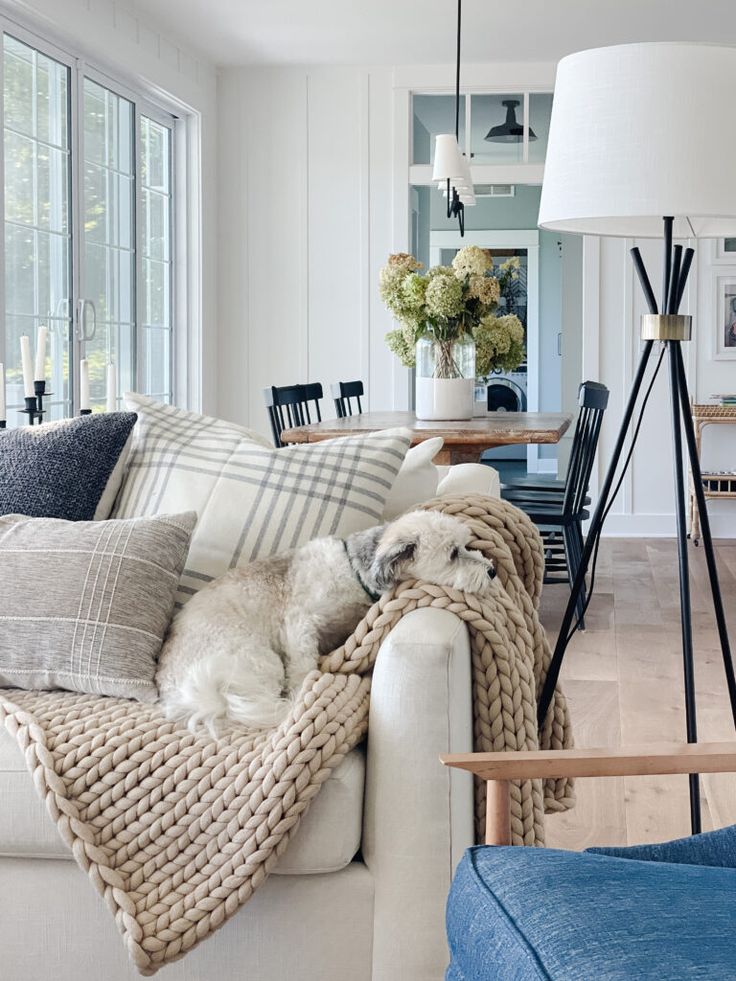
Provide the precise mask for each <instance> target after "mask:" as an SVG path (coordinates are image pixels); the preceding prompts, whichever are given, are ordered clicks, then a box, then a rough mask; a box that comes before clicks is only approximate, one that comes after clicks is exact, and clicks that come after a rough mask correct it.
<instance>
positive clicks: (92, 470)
mask: <svg viewBox="0 0 736 981" xmlns="http://www.w3.org/2000/svg"><path fill="white" fill-rule="evenodd" d="M137 418H138V417H137V416H136V414H135V413H134V412H105V413H102V412H101V413H99V414H95V415H88V416H80V417H79V418H78V419H68V420H64V421H63V422H52V423H47V424H45V425H42V426H23V427H21V428H19V429H3V430H0V514H25V515H28V516H29V517H32V518H65V519H66V520H67V521H92V520H93V519H94V518H95V511H96V510H97V505H98V503H99V501H100V498H101V497H102V494H103V492H104V490H105V488H106V486H107V482H108V481H109V479H110V477H111V475H112V473H113V470H114V469H115V464H116V463H117V462H118V458H119V457H120V454H121V453H122V450H123V447H124V446H125V444H126V442H127V440H128V437H129V436H130V434H131V432H132V430H133V426H134V425H135V422H136V419H137ZM116 476H118V475H116ZM120 476H122V475H120ZM111 505H112V502H111ZM99 517H107V515H99Z"/></svg>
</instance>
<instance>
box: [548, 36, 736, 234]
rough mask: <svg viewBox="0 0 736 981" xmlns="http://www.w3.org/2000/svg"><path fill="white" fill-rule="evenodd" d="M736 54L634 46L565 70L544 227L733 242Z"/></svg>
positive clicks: (585, 54)
mask: <svg viewBox="0 0 736 981" xmlns="http://www.w3.org/2000/svg"><path fill="white" fill-rule="evenodd" d="M734 92H736V48H731V47H722V46H719V45H712V44H692V43H646V44H625V45H616V46H613V47H609V48H595V49H593V50H590V51H581V52H578V53H577V54H573V55H569V56H568V57H567V58H563V59H562V61H561V62H560V63H559V65H558V68H557V80H556V83H555V93H554V102H553V106H552V119H551V122H550V131H549V141H548V148H547V157H546V162H545V168H544V183H543V186H542V197H541V202H540V208H539V225H540V227H542V228H548V229H554V230H556V231H560V232H573V233H579V234H586V235H614V236H626V237H632V238H633V237H644V238H646V237H660V236H661V235H662V232H663V223H662V218H663V217H664V216H666V215H672V216H674V219H675V222H674V236H675V238H691V237H703V238H720V237H722V236H733V235H736V124H734V121H733V100H734Z"/></svg>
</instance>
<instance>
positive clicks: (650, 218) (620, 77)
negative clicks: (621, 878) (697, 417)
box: [539, 43, 736, 833]
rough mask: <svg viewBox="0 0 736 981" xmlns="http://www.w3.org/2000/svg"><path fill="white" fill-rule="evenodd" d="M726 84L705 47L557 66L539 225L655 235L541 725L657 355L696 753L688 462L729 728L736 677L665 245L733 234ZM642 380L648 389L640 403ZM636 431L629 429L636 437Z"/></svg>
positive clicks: (680, 289)
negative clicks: (616, 416)
mask: <svg viewBox="0 0 736 981" xmlns="http://www.w3.org/2000/svg"><path fill="white" fill-rule="evenodd" d="M735 83H736V48H728V47H720V46H716V45H709V44H685V43H661V44H660V43H656V44H654V43H646V44H627V45H618V46H614V47H610V48H598V49H594V50H591V51H582V52H579V53H578V54H574V55H570V56H569V57H567V58H564V59H563V60H562V61H561V62H560V64H559V66H558V69H557V80H556V83H555V94H554V103H553V108H552V119H551V124H550V133H549V142H548V150H547V158H546V163H545V173H544V183H543V187H542V199H541V204H540V210H539V224H540V227H542V228H547V229H554V230H556V231H560V232H571V233H577V234H583V235H605V236H618V237H626V238H629V239H632V240H635V239H637V238H654V237H657V238H658V237H660V236H662V237H663V238H664V262H663V272H662V287H661V291H660V292H659V299H657V293H656V292H655V289H654V287H653V286H652V283H651V280H650V277H649V275H648V273H647V270H646V268H645V266H644V262H643V260H642V257H641V254H640V252H639V249H638V248H637V247H636V246H635V245H634V247H633V248H632V249H631V256H632V260H633V263H634V268H635V270H636V273H637V276H638V279H639V282H640V284H641V287H642V290H643V292H644V296H645V299H646V304H647V307H648V309H649V313H648V314H645V315H644V316H642V321H641V338H642V342H643V343H642V347H641V355H640V359H639V364H638V367H637V369H636V372H635V374H634V378H633V382H632V386H631V391H630V393H629V397H628V401H627V403H626V407H625V409H624V413H623V418H622V419H621V425H620V429H619V432H618V436H617V438H616V441H615V445H614V449H613V454H612V457H611V460H610V462H609V464H608V469H607V472H606V475H605V478H604V479H603V482H602V485H601V489H600V496H599V499H598V502H597V504H596V509H595V512H594V514H593V517H592V519H591V523H590V528H589V530H588V536H587V539H586V543H585V548H584V552H583V559H582V562H581V563H580V568H579V570H578V573H577V575H576V577H575V581H574V583H573V586H572V590H571V595H570V599H569V602H568V604H567V609H566V610H565V615H564V617H563V620H562V626H561V628H560V634H559V638H558V640H557V645H556V647H555V650H554V653H553V656H552V661H551V663H550V667H549V671H548V674H547V678H546V681H545V685H544V687H543V690H542V692H541V695H540V698H539V723H540V725H541V724H542V723H543V722H544V719H545V717H546V714H547V709H548V708H549V704H550V699H551V697H552V692H553V690H554V687H555V685H556V683H557V680H558V677H559V673H560V668H561V666H562V660H563V657H564V654H565V650H566V648H567V645H568V643H569V641H570V639H571V637H572V635H573V634H574V631H575V621H576V604H577V599H578V597H579V595H580V592H581V589H582V587H583V585H584V582H585V576H586V573H587V571H588V569H589V567H590V565H591V560H592V559H593V558H594V556H595V554H596V553H597V548H598V543H599V540H600V537H601V531H602V528H603V523H604V521H605V518H606V515H607V513H608V511H609V510H610V506H611V503H612V499H613V496H615V493H616V490H617V488H618V486H619V485H620V481H621V477H622V475H623V473H624V472H625V470H626V467H627V466H628V463H629V461H630V459H631V453H632V450H633V447H632V446H631V444H630V440H629V437H630V434H629V430H630V428H631V423H632V420H633V419H634V418H638V419H639V421H640V419H641V416H642V414H643V411H644V408H645V405H646V401H647V399H648V397H649V394H650V393H651V384H652V382H653V378H651V372H650V373H649V375H648V372H647V368H648V365H649V363H650V361H651V359H652V354H653V353H654V351H655V349H657V350H658V353H659V358H658V360H657V362H656V364H655V367H654V373H655V374H656V372H657V371H658V370H659V365H660V364H661V363H662V359H663V357H664V356H665V355H666V357H667V361H668V369H669V382H670V385H669V388H670V414H671V427H672V433H671V438H672V446H673V460H674V476H673V484H674V493H675V519H676V531H677V549H678V559H679V580H680V619H681V627H682V658H683V671H684V681H685V717H686V727H687V740H688V742H691V743H694V742H697V738H698V734H697V714H696V688H695V665H694V659H693V635H692V616H691V603H690V572H689V567H688V549H687V528H686V519H685V490H686V467H687V462H689V465H690V468H691V472H692V478H693V484H694V488H695V496H696V501H697V505H698V511H699V513H700V520H701V523H702V532H703V534H702V539H703V547H704V550H705V558H706V563H707V567H708V577H709V582H710V590H711V593H712V597H713V608H714V612H715V619H716V624H717V627H718V637H719V641H720V648H721V654H722V658H723V667H724V675H725V683H726V685H727V688H728V694H729V698H730V703H731V712H732V714H733V720H734V725H735V726H736V676H735V675H734V667H733V661H732V657H731V649H730V645H729V638H728V629H727V626H726V619H725V614H724V609H723V598H722V595H721V589H720V585H719V581H718V569H717V566H716V558H715V553H714V550H713V540H712V537H711V531H710V523H709V520H708V512H707V509H706V504H705V496H704V493H703V482H702V479H701V473H700V463H699V460H698V453H697V449H696V444H695V434H694V430H693V422H692V416H691V411H690V397H689V394H688V386H687V377H686V372H685V362H684V359H683V355H682V344H683V342H687V341H690V340H691V336H692V317H691V316H688V315H683V314H681V313H680V312H679V310H680V305H681V303H682V300H683V297H684V295H685V289H686V286H687V281H688V275H689V273H690V268H691V265H692V262H693V257H694V254H695V253H694V249H692V248H690V247H688V248H684V247H683V245H681V244H673V241H674V240H675V239H681V240H683V239H684V240H692V239H696V238H721V237H726V236H736V127H734V126H731V125H730V124H729V122H728V120H729V117H730V114H731V103H732V93H733V88H734V84H735ZM632 244H633V242H632ZM588 327H590V329H597V327H596V326H594V325H585V324H584V325H583V330H584V331H585V330H586V329H587V328H588ZM708 327H710V325H708ZM647 377H650V381H649V384H648V387H647V388H646V390H645V394H644V396H643V398H642V399H641V400H640V395H641V393H642V388H643V386H644V383H645V380H646V379H647ZM637 407H638V411H637ZM637 431H638V424H637V427H636V428H635V430H634V435H633V437H632V438H633V439H634V440H635V438H636V432H637ZM683 433H684V447H685V450H686V453H684V452H683ZM622 457H623V464H622V465H621V466H620V464H621V460H622ZM686 460H687V462H686ZM690 818H691V825H692V830H693V833H697V832H699V831H700V829H701V820H700V783H699V778H698V776H697V775H693V776H691V778H690Z"/></svg>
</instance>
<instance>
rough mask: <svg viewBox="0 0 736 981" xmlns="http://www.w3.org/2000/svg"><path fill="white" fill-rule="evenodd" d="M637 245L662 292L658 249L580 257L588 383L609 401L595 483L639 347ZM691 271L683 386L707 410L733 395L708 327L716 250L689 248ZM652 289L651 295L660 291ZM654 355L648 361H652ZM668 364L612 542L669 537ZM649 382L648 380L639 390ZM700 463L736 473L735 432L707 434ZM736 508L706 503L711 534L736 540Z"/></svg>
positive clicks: (733, 377) (618, 247)
mask: <svg viewBox="0 0 736 981" xmlns="http://www.w3.org/2000/svg"><path fill="white" fill-rule="evenodd" d="M634 244H637V245H638V246H639V248H640V249H641V252H642V255H643V257H644V260H645V262H646V263H647V266H648V268H650V270H651V273H652V279H653V282H654V283H656V284H657V287H658V284H659V278H660V277H659V272H660V269H661V261H662V258H661V257H662V243H661V241H651V240H640V241H638V242H634V241H631V240H626V239H602V240H600V241H599V242H597V241H595V240H591V239H587V240H586V243H585V249H584V264H583V265H584V317H583V322H584V331H583V363H584V374H585V375H586V377H591V378H594V377H596V376H597V377H598V378H599V380H600V381H602V382H604V384H606V385H608V387H609V388H610V390H611V398H610V402H609V408H608V412H607V416H606V420H605V423H604V426H603V431H602V434H601V444H600V452H599V459H598V475H599V479H602V476H603V473H604V470H605V465H606V462H607V460H608V459H609V457H610V454H611V452H612V449H613V444H614V441H615V438H616V434H617V432H618V425H619V421H620V418H621V415H622V413H623V408H624V403H625V400H626V398H627V396H628V392H629V389H630V386H631V382H632V379H633V375H634V372H635V370H636V367H637V364H638V361H639V354H640V349H641V342H640V339H639V320H640V316H641V314H642V313H646V312H647V310H646V308H645V304H644V301H643V298H642V295H641V290H640V288H639V285H638V282H637V281H636V277H635V274H634V271H633V268H632V264H631V260H630V257H629V249H630V247H631V246H632V245H634ZM693 244H694V245H695V248H696V255H697V259H696V266H695V267H694V269H693V272H692V273H691V277H690V284H689V288H688V291H687V293H686V297H685V301H684V302H683V306H682V312H683V313H691V314H693V316H694V318H695V319H694V329H693V340H692V342H691V343H689V344H685V345H684V346H683V354H684V357H685V362H686V366H687V371H688V384H689V387H690V391H691V395H692V396H693V398H694V399H695V400H696V401H703V402H707V401H708V398H709V396H710V395H711V394H712V393H714V392H720V391H733V390H734V388H735V385H734V382H735V381H736V362H733V361H732V362H719V361H714V360H713V359H712V356H711V351H710V344H709V337H708V334H709V332H710V331H711V329H712V325H713V314H712V311H711V302H710V290H709V284H710V283H711V278H712V273H713V270H714V266H713V262H712V257H713V254H714V248H715V246H714V243H711V242H700V243H693ZM657 287H655V288H657ZM657 354H658V350H657V349H656V346H655V352H654V354H653V357H652V360H651V368H653V366H654V363H655V361H656V356H657ZM667 369H668V359H667V356H666V355H665V358H664V360H663V362H662V368H661V370H660V373H659V377H658V378H657V381H656V382H655V386H654V389H653V392H652V396H651V399H650V401H649V404H648V407H647V411H646V416H645V421H644V423H643V425H642V428H641V432H640V435H639V440H638V443H637V447H636V450H635V451H634V457H633V462H632V466H631V469H630V472H629V473H628V474H627V477H626V479H625V481H624V483H623V485H622V488H621V491H620V493H619V496H618V498H617V501H616V504H615V505H614V507H613V509H612V511H611V514H610V516H609V518H608V522H607V524H606V531H607V533H608V534H609V535H610V534H614V535H626V536H630V535H667V536H670V535H674V534H675V524H674V497H673V476H672V472H673V460H672V424H671V416H670V402H669V397H670V396H669V382H668V374H667ZM650 377H651V369H650V372H649V374H648V375H647V380H646V381H645V385H644V388H646V385H647V383H648V379H649V378H650ZM703 461H704V463H705V464H706V465H708V466H711V467H713V468H714V469H726V468H729V469H732V468H733V467H734V466H736V428H734V429H731V428H730V427H728V428H726V427H722V428H719V430H718V431H715V430H713V431H711V432H710V433H708V434H707V436H706V440H705V442H704V453H703ZM734 505H736V502H734V501H719V502H711V503H710V505H709V513H710V515H711V519H712V526H713V533H714V534H715V535H717V536H722V537H729V538H733V537H736V507H735V506H734Z"/></svg>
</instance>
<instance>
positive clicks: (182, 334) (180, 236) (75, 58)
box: [0, 9, 201, 413]
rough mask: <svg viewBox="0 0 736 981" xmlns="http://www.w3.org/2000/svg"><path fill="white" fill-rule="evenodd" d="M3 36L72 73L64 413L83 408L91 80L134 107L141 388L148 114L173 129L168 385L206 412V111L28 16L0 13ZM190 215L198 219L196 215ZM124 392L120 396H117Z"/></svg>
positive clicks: (0, 111) (0, 260) (1, 344)
mask: <svg viewBox="0 0 736 981" xmlns="http://www.w3.org/2000/svg"><path fill="white" fill-rule="evenodd" d="M0 34H2V36H3V37H4V35H5V34H8V35H10V36H11V37H14V38H16V39H17V40H18V41H20V42H22V43H23V44H26V45H28V46H30V47H32V48H35V49H37V50H38V51H39V52H40V53H42V54H43V55H46V56H47V57H49V58H52V59H54V60H55V61H57V62H59V63H60V64H62V65H64V66H65V67H66V68H67V70H68V72H69V96H68V100H69V101H68V111H69V147H70V169H69V188H70V200H69V223H70V232H71V245H70V262H71V280H70V282H71V291H72V296H73V300H74V307H75V309H74V310H73V311H72V318H73V323H72V331H71V336H72V338H73V340H72V344H71V346H70V357H69V398H70V399H71V400H72V403H71V406H69V403H68V402H66V404H65V407H64V411H65V413H66V412H68V411H78V406H79V377H78V376H79V372H78V365H77V364H76V361H77V360H78V359H77V357H76V356H75V354H76V352H77V351H78V349H79V348H78V345H79V341H78V338H77V331H78V324H77V310H76V307H77V305H78V301H79V299H80V298H82V297H83V293H82V292H81V287H82V263H83V259H84V253H83V242H84V219H83V207H84V194H83V183H84V174H83V161H84V157H83V152H84V115H83V100H84V86H83V80H84V78H89V79H90V80H91V81H93V82H96V83H97V84H98V85H102V86H104V87H105V88H107V89H110V90H111V91H112V92H114V93H115V94H117V95H119V96H121V97H123V98H125V99H127V100H128V101H130V102H131V103H132V105H133V112H134V141H135V144H134V150H135V156H134V178H135V208H134V222H135V288H134V290H135V292H134V302H135V317H136V323H135V332H136V337H135V343H136V385H138V383H139V381H140V374H139V370H140V366H141V365H142V363H143V362H142V358H141V347H142V338H143V310H142V293H143V291H142V290H141V289H140V283H141V282H142V247H141V246H142V235H143V224H142V215H141V211H142V194H141V190H140V186H139V174H140V170H141V159H142V145H141V139H140V135H141V130H140V120H141V116H145V117H147V118H150V119H152V120H153V121H155V122H156V123H158V124H160V125H163V126H165V127H166V128H167V129H168V130H169V132H170V139H169V151H170V152H169V157H170V174H169V179H170V207H169V242H170V267H169V269H170V273H169V278H170V283H169V286H170V318H169V319H170V344H169V365H168V374H169V388H170V392H171V404H173V405H182V406H191V407H193V408H199V406H200V403H201V363H199V355H200V353H201V336H200V335H201V310H200V307H199V298H200V296H201V285H200V278H201V270H200V267H199V257H200V255H201V227H200V222H199V209H198V208H197V207H196V206H195V207H194V208H191V209H190V204H192V203H193V199H196V200H198V194H199V187H198V173H199V168H198V163H199V151H198V137H199V131H200V127H199V114H198V113H196V112H195V111H194V110H191V109H190V108H189V107H187V106H185V105H184V104H182V103H178V102H177V101H176V100H175V99H173V98H171V97H168V96H167V95H166V94H165V93H163V92H161V91H159V90H158V89H155V88H154V87H150V88H149V87H147V86H145V85H143V84H141V83H139V82H137V81H135V80H131V79H129V78H126V77H125V75H124V74H121V73H120V72H118V71H116V70H114V69H111V68H109V67H108V66H106V65H104V64H103V63H100V62H98V61H96V60H94V59H90V58H89V57H88V56H86V55H85V54H84V53H83V52H82V51H81V50H74V49H71V48H70V47H69V46H68V45H66V44H64V43H59V42H58V40H57V39H55V38H54V32H53V30H49V31H48V33H46V32H45V31H44V33H40V32H39V29H38V27H36V26H33V25H30V24H28V23H27V22H25V21H24V19H23V18H16V17H15V16H10V15H8V13H7V12H6V11H4V10H1V9H0ZM4 62H5V57H4V45H3V44H0V77H4V71H5V63H4ZM4 124H5V106H4V100H3V98H2V97H1V96H0V131H4ZM0 172H2V174H3V175H4V173H5V153H4V140H2V139H0ZM182 208H185V209H186V211H187V214H186V220H185V221H181V222H180V221H179V220H178V213H179V211H180V210H181V209H182ZM190 210H191V212H192V213H191V214H189V211H190ZM0 215H2V216H3V223H4V215H5V186H4V180H3V181H0ZM0 283H2V284H3V289H2V290H1V291H0V293H1V295H0V322H1V323H2V325H3V329H2V330H0V362H3V363H7V357H6V351H5V317H6V295H5V288H4V284H5V244H4V235H3V239H2V241H0ZM121 395H122V392H120V391H119V392H118V398H120V396H121Z"/></svg>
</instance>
